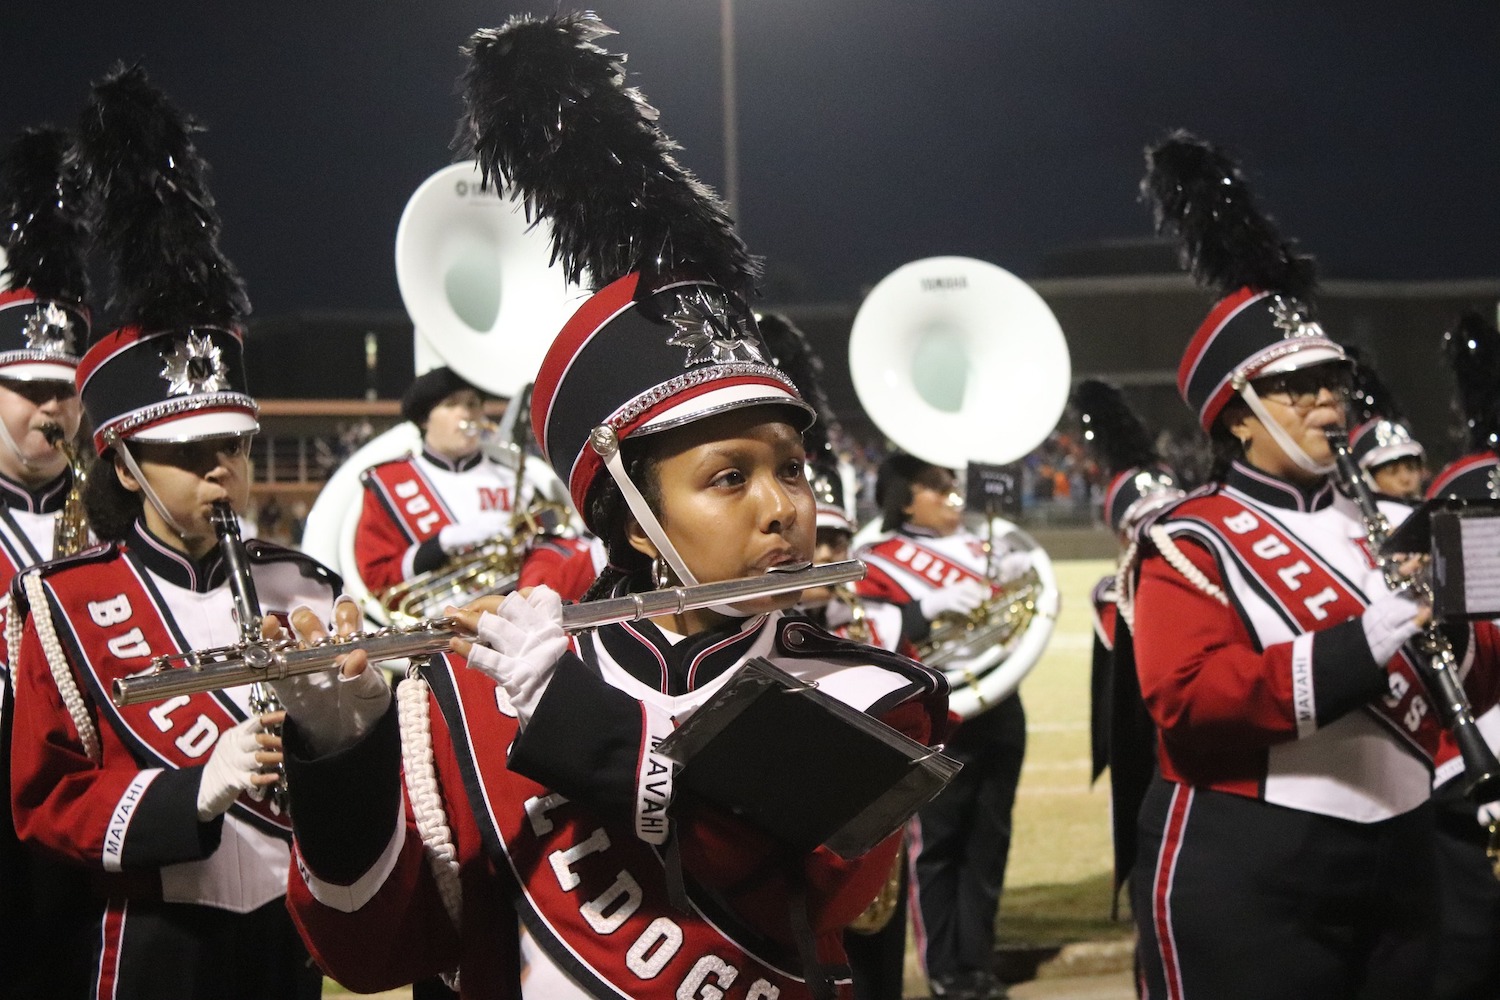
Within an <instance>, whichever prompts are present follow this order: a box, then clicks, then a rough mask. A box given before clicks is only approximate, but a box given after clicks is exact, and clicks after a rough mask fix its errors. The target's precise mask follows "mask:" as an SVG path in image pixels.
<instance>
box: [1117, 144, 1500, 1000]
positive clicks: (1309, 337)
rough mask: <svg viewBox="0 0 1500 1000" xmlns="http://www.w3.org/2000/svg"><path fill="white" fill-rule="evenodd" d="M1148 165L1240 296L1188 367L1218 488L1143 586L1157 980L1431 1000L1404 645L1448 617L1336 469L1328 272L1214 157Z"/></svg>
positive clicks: (1211, 320)
mask: <svg viewBox="0 0 1500 1000" xmlns="http://www.w3.org/2000/svg"><path fill="white" fill-rule="evenodd" d="M1147 159H1148V163H1149V164H1150V172H1149V173H1148V176H1147V180H1146V181H1145V182H1144V183H1143V188H1144V189H1145V190H1147V191H1148V193H1150V194H1151V196H1152V197H1153V198H1154V199H1155V201H1156V210H1157V224H1158V228H1159V229H1163V230H1166V229H1174V230H1176V231H1177V232H1178V233H1179V235H1180V236H1181V237H1182V239H1183V242H1184V244H1185V251H1184V255H1183V259H1184V260H1185V261H1187V262H1189V264H1190V265H1191V267H1192V269H1193V271H1194V273H1195V275H1196V276H1197V277H1198V278H1199V280H1200V281H1203V282H1204V283H1207V284H1211V285H1212V286H1214V287H1216V288H1218V289H1220V294H1221V295H1222V296H1223V297H1222V298H1221V299H1220V301H1219V302H1218V303H1217V304H1216V305H1215V306H1214V307H1213V309H1212V310H1211V311H1210V313H1209V316H1208V318H1207V319H1206V320H1205V321H1204V322H1203V324H1202V325H1201V326H1200V327H1199V329H1198V331H1197V334H1196V335H1195V336H1194V337H1193V339H1192V341H1191V343H1190V344H1189V345H1188V348H1187V350H1186V352H1185V353H1184V356H1183V361H1182V365H1181V367H1180V369H1179V373H1178V388H1179V391H1180V392H1181V394H1182V396H1183V398H1184V400H1185V401H1186V402H1187V404H1188V406H1189V407H1190V408H1191V409H1192V410H1193V411H1194V413H1195V415H1196V416H1197V417H1198V419H1199V422H1200V424H1201V426H1202V427H1203V429H1204V430H1205V431H1207V432H1208V433H1209V434H1210V436H1211V437H1212V439H1213V441H1214V443H1215V450H1216V454H1217V456H1218V461H1217V465H1216V470H1215V474H1214V476H1213V477H1212V481H1211V482H1210V483H1209V484H1208V485H1207V486H1205V487H1204V488H1202V489H1200V490H1198V491H1196V492H1194V493H1193V494H1190V495H1189V497H1188V498H1187V499H1185V500H1183V501H1182V502H1181V503H1180V504H1179V505H1177V506H1176V507H1174V508H1172V509H1170V510H1168V511H1166V512H1164V513H1163V514H1162V515H1160V517H1159V519H1158V521H1157V522H1156V523H1155V524H1153V525H1152V526H1150V527H1149V528H1148V529H1147V532H1146V535H1145V537H1144V539H1143V545H1142V558H1141V559H1140V560H1139V563H1138V568H1137V575H1136V577H1134V578H1132V581H1131V582H1132V584H1133V589H1134V593H1133V607H1134V623H1135V631H1134V646H1135V653H1136V664H1137V669H1138V672H1139V677H1140V684H1141V692H1142V695H1143V696H1144V699H1145V703H1146V706H1147V708H1148V710H1149V711H1150V713H1151V716H1152V719H1153V720H1154V721H1155V723H1156V726H1157V732H1158V757H1157V763H1158V765H1159V769H1160V775H1159V777H1157V778H1156V779H1155V780H1154V781H1153V784H1152V787H1151V789H1150V790H1149V791H1148V793H1147V796H1146V800H1145V803H1144V806H1143V808H1142V810H1141V815H1140V847H1139V852H1138V859H1137V871H1138V872H1139V875H1140V877H1138V878H1135V879H1133V880H1132V903H1133V909H1134V912H1135V918H1136V926H1137V930H1138V933H1139V951H1138V958H1139V962H1140V968H1141V983H1142V987H1143V990H1144V993H1145V995H1146V996H1149V997H1184V998H1192V997H1214V998H1216V1000H1221V998H1233V997H1267V996H1277V997H1330V996H1340V997H1413V996H1422V995H1425V994H1426V992H1427V990H1428V987H1429V985H1430V983H1431V979H1432V974H1433V971H1434V970H1433V959H1434V954H1435V945H1436V933H1435V932H1436V894H1435V890H1434V876H1435V870H1434V853H1433V815H1432V809H1431V806H1430V804H1429V802H1428V800H1429V797H1430V794H1431V781H1432V773H1433V761H1434V759H1435V758H1436V757H1437V756H1438V755H1439V753H1440V751H1441V744H1442V742H1443V738H1442V735H1441V734H1442V726H1441V724H1440V723H1439V721H1438V720H1437V718H1436V714H1437V713H1436V711H1435V710H1434V707H1433V706H1432V704H1431V703H1430V701H1429V695H1428V694H1427V692H1426V689H1425V688H1424V686H1423V683H1422V681H1421V679H1420V677H1419V675H1418V674H1417V673H1416V672H1415V668H1414V667H1413V665H1412V662H1411V661H1410V660H1409V659H1408V653H1407V652H1406V651H1404V649H1403V647H1404V646H1405V644H1406V642H1407V640H1410V639H1412V638H1413V637H1414V636H1415V635H1416V633H1417V632H1418V631H1419V630H1420V629H1421V628H1422V627H1423V626H1424V625H1425V623H1426V622H1427V621H1428V620H1429V618H1430V614H1431V612H1430V609H1429V608H1427V607H1425V606H1421V605H1419V603H1418V602H1417V601H1416V600H1415V599H1413V598H1412V597H1411V596H1409V595H1408V594H1407V593H1405V592H1392V591H1390V590H1388V588H1387V586H1386V583H1385V579H1384V574H1383V573H1382V572H1381V570H1380V568H1379V567H1378V566H1377V565H1376V563H1375V560H1374V558H1373V557H1372V555H1371V553H1370V552H1369V551H1368V550H1367V548H1366V547H1365V545H1364V544H1363V542H1364V539H1365V537H1366V534H1365V525H1364V522H1363V519H1362V517H1361V515H1360V513H1359V508H1358V507H1357V506H1356V505H1355V504H1354V503H1353V502H1351V501H1350V500H1348V499H1347V498H1346V497H1345V496H1344V495H1343V494H1342V493H1340V492H1339V490H1337V489H1335V486H1334V483H1333V481H1332V480H1331V479H1330V472H1331V471H1332V470H1333V469H1334V462H1333V452H1332V449H1331V446H1330V443H1329V440H1328V436H1327V432H1328V431H1329V430H1335V429H1337V428H1340V427H1342V426H1343V425H1344V421H1345V413H1344V397H1345V394H1346V393H1347V391H1348V387H1349V383H1350V373H1349V370H1348V364H1347V361H1346V356H1345V354H1344V351H1343V350H1342V349H1341V348H1340V347H1339V346H1338V345H1337V344H1336V343H1334V342H1333V341H1332V340H1330V339H1329V338H1328V337H1327V336H1326V335H1324V333H1323V331H1322V329H1321V327H1319V326H1318V325H1317V324H1316V323H1315V322H1313V321H1312V320H1311V319H1310V318H1309V312H1308V298H1307V296H1308V295H1309V293H1310V291H1311V290H1312V287H1313V279H1312V267H1311V262H1310V261H1308V260H1307V259H1306V258H1299V257H1296V256H1295V255H1293V253H1292V252H1291V250H1290V249H1289V247H1288V246H1287V244H1285V243H1283V242H1281V240H1280V237H1279V236H1278V235H1277V234H1276V231H1275V229H1274V228H1273V227H1272V226H1271V224H1270V222H1269V221H1268V220H1266V219H1265V218H1264V217H1263V216H1260V215H1259V214H1257V212H1256V210H1255V208H1254V206H1253V204H1252V202H1251V199H1250V195H1249V192H1248V191H1247V189H1246V188H1245V186H1244V183H1243V180H1242V178H1241V176H1240V173H1239V169H1238V167H1237V166H1236V165H1235V164H1234V163H1233V162H1231V161H1229V160H1228V159H1227V158H1226V157H1224V156H1223V154H1221V153H1219V152H1218V151H1217V150H1215V149H1214V148H1213V147H1211V146H1209V145H1207V144H1206V143H1202V142H1200V141H1198V140H1196V139H1194V138H1193V137H1191V136H1189V135H1187V134H1186V133H1177V134H1174V135H1173V136H1171V137H1170V138H1169V139H1167V140H1166V141H1164V142H1163V143H1161V144H1159V145H1157V146H1156V147H1153V148H1152V149H1151V150H1149V151H1148V154H1147ZM1380 507H1381V511H1382V512H1383V513H1384V514H1385V516H1386V517H1388V518H1389V519H1390V520H1391V521H1392V522H1398V521H1399V520H1400V519H1401V518H1403V517H1404V516H1405V515H1406V513H1407V510H1408V508H1406V507H1404V506H1402V505H1399V504H1392V503H1384V502H1383V503H1381V505H1380ZM1413 568H1414V563H1412V562H1408V563H1406V564H1405V565H1404V566H1403V567H1402V570H1403V572H1411V571H1412V570H1413ZM1461 639H1462V641H1461V642H1459V643H1458V645H1459V646H1460V650H1459V652H1460V658H1461V660H1462V661H1463V662H1464V663H1465V664H1466V665H1472V669H1470V670H1469V672H1468V675H1467V676H1468V682H1469V684H1470V685H1471V687H1473V689H1474V692H1473V697H1474V702H1475V704H1476V705H1478V706H1484V705H1489V704H1492V703H1493V701H1494V697H1495V691H1494V688H1495V683H1496V676H1497V675H1496V667H1497V666H1500V664H1497V662H1496V655H1497V647H1496V634H1495V630H1494V629H1493V628H1492V627H1489V626H1488V624H1487V623H1486V624H1483V625H1481V626H1476V628H1475V629H1474V630H1473V631H1471V632H1469V633H1468V634H1467V635H1465V636H1463V637H1461Z"/></svg>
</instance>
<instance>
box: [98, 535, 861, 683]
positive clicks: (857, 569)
mask: <svg viewBox="0 0 1500 1000" xmlns="http://www.w3.org/2000/svg"><path fill="white" fill-rule="evenodd" d="M864 577H865V564H864V563H862V562H860V561H859V560H858V559H849V560H845V561H844V562H834V563H825V564H824V565H822V566H809V565H808V564H807V563H797V564H794V565H793V566H792V567H790V568H788V569H784V570H783V569H779V568H778V569H773V570H771V571H770V572H768V573H766V574H765V575H764V576H752V577H746V578H744V579H740V580H724V581H721V582H719V583H703V584H698V585H697V586H692V587H671V588H668V589H666V590H653V591H649V592H647V593H644V594H626V595H625V596H624V597H607V598H605V599H604V600H600V601H590V602H588V603H587V604H570V605H566V606H564V607H563V609H562V627H563V630H564V631H567V632H585V631H588V630H589V629H593V628H598V627H599V626H601V625H613V624H615V623H617V622H628V621H638V620H640V619H642V618H654V617H656V616H657V615H670V614H680V613H682V612H684V611H696V610H698V609H700V608H708V607H715V606H717V605H721V604H723V605H731V604H739V603H742V602H744V601H753V600H758V599H759V598H762V597H773V596H775V595H777V594H785V593H789V592H791V591H797V590H805V589H807V588H809V587H827V586H835V585H837V584H841V583H850V582H852V581H855V580H863V579H864ZM455 637H457V638H463V639H469V638H473V633H472V632H470V631H469V630H468V629H466V628H465V627H464V626H463V625H462V624H460V623H459V621H458V620H457V619H456V618H433V619H428V620H426V621H421V622H416V623H414V624H412V625H409V626H406V627H402V628H395V627H393V628H383V629H378V630H376V631H374V632H360V633H357V634H355V635H349V636H343V637H339V636H326V637H324V638H322V639H319V640H317V641H315V642H312V643H308V644H306V645H302V644H299V643H298V642H296V641H295V640H292V639H278V640H274V641H272V640H264V639H262V640H257V641H254V642H250V641H241V642H238V643H236V644H234V645H233V646H221V647H219V648H217V649H206V650H194V651H193V652H189V653H181V654H177V655H175V656H159V657H157V658H156V659H155V660H153V661H152V663H151V667H150V668H149V669H148V670H146V671H145V672H143V673H139V674H135V675H133V676H130V677H118V678H116V679H115V682H114V684H113V691H112V694H111V696H112V699H113V701H114V703H115V704H116V705H119V706H120V707H121V708H123V707H125V706H127V705H139V704H143V703H145V702H152V701H160V700H162V699H163V698H174V697H177V696H178V695H191V694H202V693H203V692H205V691H220V690H223V689H224V688H231V687H238V686H239V685H241V684H255V683H265V682H270V681H279V680H284V679H285V678H288V677H297V676H299V675H301V674H311V673H317V672H318V671H320V670H327V669H329V668H331V667H333V666H334V664H335V661H336V660H338V659H339V658H340V657H342V656H345V655H347V654H349V653H352V652H354V651H355V650H357V649H362V650H364V651H365V652H366V653H367V654H369V657H370V659H371V660H394V659H399V658H402V657H412V656H425V655H428V654H431V653H439V652H442V651H443V650H445V649H447V648H448V642H449V640H451V639H453V638H455Z"/></svg>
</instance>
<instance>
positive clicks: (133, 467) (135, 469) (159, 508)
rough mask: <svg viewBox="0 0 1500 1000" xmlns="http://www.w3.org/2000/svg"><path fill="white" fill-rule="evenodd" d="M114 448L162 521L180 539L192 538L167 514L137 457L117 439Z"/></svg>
mask: <svg viewBox="0 0 1500 1000" xmlns="http://www.w3.org/2000/svg"><path fill="white" fill-rule="evenodd" d="M114 447H115V448H116V450H118V451H119V453H120V457H121V458H122V459H124V461H125V468H127V469H129V470H130V474H131V475H132V476H134V477H135V481H136V482H138V483H140V484H141V494H142V495H143V496H144V497H145V498H146V500H147V502H149V503H150V504H151V506H152V507H155V508H156V513H157V514H159V515H161V519H162V521H164V522H165V523H166V525H167V527H169V528H171V529H172V530H173V531H175V532H177V537H179V538H183V539H186V538H188V537H190V536H189V535H188V533H187V532H186V531H185V530H184V529H183V527H182V525H180V524H178V523H177V519H176V518H175V517H173V516H172V515H171V514H169V513H167V508H166V505H165V504H163V503H162V502H161V498H160V497H158V496H157V495H156V491H155V490H153V489H152V488H151V484H150V483H149V482H147V481H146V474H145V473H144V472H142V471H141V467H140V466H139V465H137V464H136V461H135V456H134V455H132V454H131V453H130V449H129V448H128V447H126V445H125V442H124V441H121V440H118V439H117V440H116V441H115V442H114Z"/></svg>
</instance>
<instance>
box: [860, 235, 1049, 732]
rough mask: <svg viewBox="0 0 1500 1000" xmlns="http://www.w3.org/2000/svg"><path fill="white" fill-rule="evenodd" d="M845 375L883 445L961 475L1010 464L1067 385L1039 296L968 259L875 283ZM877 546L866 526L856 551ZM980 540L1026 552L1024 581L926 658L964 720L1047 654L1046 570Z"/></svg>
mask: <svg viewBox="0 0 1500 1000" xmlns="http://www.w3.org/2000/svg"><path fill="white" fill-rule="evenodd" d="M849 372H850V375H851V377H852V379H853V382H854V390H855V393H856V394H857V395H858V396H859V400H860V403H861V405H863V407H864V409H865V412H866V413H867V414H869V416H870V419H871V420H872V421H873V422H874V423H875V425H876V426H877V427H878V428H879V429H880V431H881V432H882V433H883V434H884V435H885V436H886V437H887V438H889V439H890V440H891V441H892V442H894V443H895V444H896V445H897V446H899V447H900V448H901V449H902V450H904V451H906V452H908V453H910V454H912V455H915V456H916V457H918V458H920V459H922V460H923V461H925V462H930V463H932V464H934V465H940V466H944V467H946V468H951V469H955V470H957V471H959V472H960V473H961V472H962V471H963V469H964V468H965V467H966V466H967V465H968V463H970V462H977V463H982V464H986V465H1004V464H1006V463H1009V462H1014V461H1016V460H1017V459H1020V458H1022V457H1024V456H1025V455H1026V454H1027V453H1029V452H1030V451H1032V450H1033V449H1034V448H1036V447H1037V446H1038V445H1040V444H1041V443H1042V442H1043V441H1045V440H1046V439H1047V435H1048V434H1050V433H1051V432H1052V429H1053V428H1054V427H1056V426H1057V421H1058V419H1059V418H1060V417H1061V416H1062V414H1063V410H1064V408H1065V407H1066V406H1067V403H1068V393H1069V391H1070V388H1071V382H1072V363H1071V361H1070V359H1069V356H1068V344H1067V341H1066V339H1064V337H1063V332H1062V327H1060V326H1059V325H1058V322H1057V319H1056V317H1054V316H1053V315H1052V311H1051V310H1050V309H1049V308H1048V307H1047V304H1046V303H1045V302H1044V301H1042V298H1041V296H1039V295H1038V294H1037V293H1036V292H1035V291H1033V290H1032V289H1031V287H1030V286H1028V285H1027V284H1026V283H1025V282H1024V281H1022V280H1021V279H1020V278H1017V277H1016V276H1015V275H1013V274H1011V273H1010V272H1008V271H1006V270H1004V269H1002V268H999V267H996V266H995V265H994V264H989V263H986V262H985V261H980V260H973V259H971V258H967V257H929V258H926V259H924V260H917V261H912V262H911V263H909V264H905V265H903V266H902V267H899V268H897V269H896V270H895V271H893V272H891V273H890V274H889V275H887V276H886V277H885V278H884V279H882V280H881V281H880V283H879V284H878V285H876V286H875V287H874V289H872V290H871V291H870V293H869V295H868V296H866V297H865V301H864V303H863V304H862V305H861V306H860V309H859V313H858V314H857V315H856V316H855V319H854V327H853V330H852V331H851V332H850V336H849ZM971 513H974V512H971ZM879 533H880V528H879V525H878V522H877V523H876V524H873V525H870V526H867V528H866V529H865V530H862V531H861V532H860V533H859V536H857V537H856V538H855V541H854V545H855V548H856V549H857V548H858V547H859V546H860V545H861V544H863V543H864V542H866V541H869V540H871V539H872V538H873V537H875V536H876V535H878V534H879ZM979 533H980V535H981V537H984V536H986V535H987V534H988V536H989V537H991V538H993V539H994V540H995V541H996V542H998V541H1000V540H1001V539H1008V540H1009V542H1010V544H1011V545H1012V546H1013V547H1015V548H1017V549H1020V550H1023V551H1027V552H1029V553H1030V555H1031V560H1032V569H1031V571H1030V572H1029V573H1028V574H1027V575H1026V576H1025V577H1023V578H1022V579H1021V580H1020V581H1017V582H1014V583H1010V584H1008V585H1005V586H1002V596H1001V597H999V598H998V599H997V600H996V601H994V602H992V604H991V605H987V606H986V608H985V609H984V610H985V613H986V616H987V617H988V619H989V621H987V622H983V623H981V624H980V625H979V626H978V627H977V628H959V629H956V630H949V634H954V635H955V637H954V638H953V639H952V640H951V641H949V642H948V643H947V644H946V646H947V648H943V649H938V650H935V651H934V655H935V656H936V658H937V660H938V661H939V662H941V669H943V671H944V673H945V674H947V676H948V681H949V684H950V686H951V689H952V690H951V695H950V699H949V705H950V707H951V708H952V709H953V711H955V712H957V713H958V714H959V715H960V716H961V717H963V718H970V717H971V716H974V715H977V714H978V713H979V712H981V711H983V710H984V709H986V708H988V707H990V706H993V705H995V704H996V703H998V702H999V701H1001V700H1003V699H1004V698H1006V697H1007V696H1009V695H1010V694H1011V693H1012V692H1013V691H1015V689H1016V687H1017V686H1018V685H1019V684H1020V683H1021V680H1022V678H1024V677H1025V676H1026V674H1027V673H1028V672H1029V671H1030V670H1031V668H1032V667H1034V666H1035V665H1036V663H1037V661H1038V659H1039V658H1040V657H1041V655H1042V652H1043V651H1044V650H1045V649H1046V646H1047V642H1048V640H1049V639H1050V638H1051V636H1052V629H1053V625H1054V624H1055V622H1056V619H1057V611H1058V605H1059V593H1058V587H1057V578H1056V576H1055V575H1054V574H1053V570H1052V561H1051V560H1050V559H1049V558H1048V557H1047V553H1046V552H1045V551H1044V550H1043V549H1042V548H1041V546H1039V545H1038V544H1037V543H1036V541H1035V540H1034V539H1033V538H1032V537H1031V536H1030V535H1028V534H1027V533H1026V532H1024V531H1022V530H1021V529H1020V528H1019V527H1017V526H1016V525H1015V524H1012V523H1011V522H1010V521H1008V520H1005V519H1004V518H1000V517H995V518H993V519H992V522H991V524H990V525H988V526H984V525H983V524H981V525H980V531H979ZM991 533H992V534H991ZM996 635H999V636H1000V637H1001V639H1000V641H998V642H991V641H990V639H991V638H993V637H994V636H996ZM981 636H982V637H984V638H983V640H982V641H976V640H977V639H978V638H979V637H981ZM971 642H972V643H973V645H972V648H971V647H970V646H969V644H970V643H971ZM943 661H946V662H943ZM950 664H951V665H950Z"/></svg>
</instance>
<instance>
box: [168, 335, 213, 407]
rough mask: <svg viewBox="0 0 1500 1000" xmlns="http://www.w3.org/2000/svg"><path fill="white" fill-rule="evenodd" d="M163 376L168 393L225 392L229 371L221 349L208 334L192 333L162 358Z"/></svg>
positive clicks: (186, 394)
mask: <svg viewBox="0 0 1500 1000" xmlns="http://www.w3.org/2000/svg"><path fill="white" fill-rule="evenodd" d="M162 361H163V362H164V364H163V365H162V370H161V377H162V378H164V379H166V382H167V395H169V396H192V395H196V394H198V393H200V392H222V391H223V390H225V389H228V388H229V371H228V369H226V368H225V367H224V359H223V358H222V357H221V356H220V354H219V348H218V347H217V346H215V344H214V342H213V341H212V340H210V339H209V337H208V335H207V334H197V333H189V334H188V335H187V339H186V340H180V341H178V342H177V343H176V344H174V345H172V350H171V351H170V352H168V353H167V354H165V355H164V356H163V357H162Z"/></svg>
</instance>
